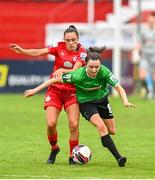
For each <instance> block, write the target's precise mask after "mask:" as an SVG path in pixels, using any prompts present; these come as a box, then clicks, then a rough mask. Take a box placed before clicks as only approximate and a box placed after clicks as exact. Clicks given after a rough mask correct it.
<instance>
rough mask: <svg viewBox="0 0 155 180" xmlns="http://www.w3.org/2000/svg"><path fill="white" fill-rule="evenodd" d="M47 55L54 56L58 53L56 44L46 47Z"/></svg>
mask: <svg viewBox="0 0 155 180" xmlns="http://www.w3.org/2000/svg"><path fill="white" fill-rule="evenodd" d="M48 51H49V54H51V55H54V56H56V54H57V52H58V43H56V44H52V45H49V46H48Z"/></svg>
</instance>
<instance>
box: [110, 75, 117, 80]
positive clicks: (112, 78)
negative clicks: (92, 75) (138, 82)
mask: <svg viewBox="0 0 155 180" xmlns="http://www.w3.org/2000/svg"><path fill="white" fill-rule="evenodd" d="M110 79H111V80H112V81H114V82H118V79H117V78H116V77H115V76H114V75H113V74H110Z"/></svg>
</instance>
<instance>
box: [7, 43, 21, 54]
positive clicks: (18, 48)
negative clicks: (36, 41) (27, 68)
mask: <svg viewBox="0 0 155 180" xmlns="http://www.w3.org/2000/svg"><path fill="white" fill-rule="evenodd" d="M9 48H10V49H12V50H13V51H15V52H16V53H22V48H21V47H20V46H19V45H17V44H9Z"/></svg>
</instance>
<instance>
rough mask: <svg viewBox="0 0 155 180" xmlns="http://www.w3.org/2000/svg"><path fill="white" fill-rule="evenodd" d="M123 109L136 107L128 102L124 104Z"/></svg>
mask: <svg viewBox="0 0 155 180" xmlns="http://www.w3.org/2000/svg"><path fill="white" fill-rule="evenodd" d="M125 107H133V108H135V107H136V106H135V105H134V104H132V103H130V102H128V103H127V104H125Z"/></svg>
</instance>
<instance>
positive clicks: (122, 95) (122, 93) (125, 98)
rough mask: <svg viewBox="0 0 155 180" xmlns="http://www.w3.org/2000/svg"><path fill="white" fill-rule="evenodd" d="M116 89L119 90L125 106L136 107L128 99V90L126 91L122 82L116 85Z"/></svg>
mask: <svg viewBox="0 0 155 180" xmlns="http://www.w3.org/2000/svg"><path fill="white" fill-rule="evenodd" d="M114 89H115V90H116V91H117V92H118V94H119V96H120V97H121V99H122V101H123V104H124V106H125V107H136V106H135V105H134V104H132V103H130V102H129V101H128V98H127V95H126V92H125V90H124V88H123V87H122V86H121V85H120V84H118V85H116V86H115V87H114Z"/></svg>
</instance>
